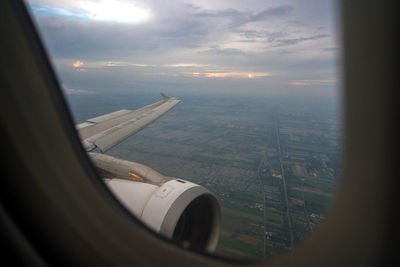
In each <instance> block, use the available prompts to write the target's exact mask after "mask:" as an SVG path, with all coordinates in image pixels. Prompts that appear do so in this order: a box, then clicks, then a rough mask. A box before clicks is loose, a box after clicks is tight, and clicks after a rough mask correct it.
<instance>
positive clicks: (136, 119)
mask: <svg viewBox="0 0 400 267" xmlns="http://www.w3.org/2000/svg"><path fill="white" fill-rule="evenodd" d="M161 95H162V97H163V100H161V101H159V102H156V103H153V104H151V105H148V106H145V107H143V108H140V109H137V110H128V109H121V110H119V111H115V112H112V113H108V114H105V115H102V116H99V117H95V118H91V119H88V120H87V121H85V122H84V123H81V124H78V125H76V128H77V130H78V132H79V135H80V136H81V140H82V143H83V145H84V146H85V148H86V151H92V150H93V149H95V148H96V147H97V148H99V149H100V150H101V152H105V151H107V150H108V149H110V148H112V147H113V146H115V145H117V144H119V143H121V142H122V141H124V140H125V139H126V138H128V137H129V136H131V135H133V134H135V133H137V132H139V131H140V130H141V129H143V128H144V127H146V126H147V125H149V124H150V123H152V122H153V121H154V120H156V119H158V118H159V117H161V116H162V115H164V114H165V113H166V112H168V111H169V110H170V109H172V108H173V107H174V106H176V105H177V104H179V102H180V100H179V99H177V98H174V97H169V96H167V95H165V94H161Z"/></svg>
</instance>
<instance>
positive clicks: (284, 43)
mask: <svg viewBox="0 0 400 267" xmlns="http://www.w3.org/2000/svg"><path fill="white" fill-rule="evenodd" d="M328 36H329V35H327V34H318V35H314V36H310V37H299V38H292V39H278V40H276V42H275V43H274V44H273V46H274V47H281V46H287V45H294V44H298V43H300V42H303V41H309V40H318V39H321V38H326V37H328Z"/></svg>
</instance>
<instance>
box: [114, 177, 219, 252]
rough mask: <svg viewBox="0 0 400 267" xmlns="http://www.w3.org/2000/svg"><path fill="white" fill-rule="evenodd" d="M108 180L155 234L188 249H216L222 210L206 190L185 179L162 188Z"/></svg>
mask: <svg viewBox="0 0 400 267" xmlns="http://www.w3.org/2000/svg"><path fill="white" fill-rule="evenodd" d="M106 181H107V185H108V186H109V188H110V189H111V191H112V192H113V193H114V194H115V195H116V196H117V198H118V199H119V200H120V201H121V202H122V203H123V204H124V205H125V206H126V207H127V208H128V209H129V210H130V211H131V212H132V213H133V214H134V215H135V216H137V217H138V218H140V219H141V220H142V221H143V222H144V223H145V224H146V225H148V226H149V227H150V228H151V229H153V230H154V231H155V232H158V233H160V234H161V235H163V236H165V237H167V238H169V239H171V240H172V241H173V242H175V243H177V244H179V245H181V246H183V247H185V248H191V249H195V250H200V251H204V250H205V251H208V252H213V251H214V250H215V248H216V246H217V243H218V239H219V231H220V220H221V210H220V206H219V203H218V201H217V199H216V197H215V196H214V195H213V194H212V193H211V192H210V191H208V190H207V189H206V188H204V187H202V186H200V185H197V184H194V183H191V182H188V181H184V180H181V179H173V180H170V181H167V182H165V183H163V184H162V185H154V184H148V183H142V182H135V181H129V180H125V179H118V178H117V179H107V180H106Z"/></svg>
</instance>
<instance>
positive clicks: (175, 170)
mask: <svg viewBox="0 0 400 267" xmlns="http://www.w3.org/2000/svg"><path fill="white" fill-rule="evenodd" d="M174 96H175V97H178V98H180V99H181V100H182V102H181V103H180V104H179V105H178V106H176V107H175V108H174V109H172V110H171V111H170V112H168V113H167V114H166V115H164V116H163V117H162V118H160V119H158V120H157V121H155V122H154V123H153V124H151V125H150V126H148V127H147V128H145V129H144V130H142V131H141V132H139V133H138V134H136V135H134V136H132V137H130V138H128V139H127V140H126V141H124V142H123V143H122V144H120V145H118V146H116V147H114V148H113V149H111V150H110V151H108V152H107V154H109V155H113V156H116V157H119V158H123V159H127V160H130V161H135V162H139V163H143V164H146V165H148V166H150V167H151V168H153V169H155V170H157V171H159V172H160V173H162V174H164V175H166V176H171V177H177V178H182V179H186V180H189V181H192V182H195V183H198V184H200V185H203V186H205V187H206V188H208V189H209V190H211V191H212V192H213V193H214V194H215V195H216V196H217V198H218V200H219V201H220V204H221V206H222V229H221V235H220V241H219V244H218V247H217V251H216V253H217V254H220V255H225V256H230V257H239V258H243V257H270V256H274V255H277V254H281V253H284V252H288V251H290V250H291V249H292V248H293V247H295V246H297V245H299V244H300V242H301V241H302V240H304V239H305V238H307V237H308V236H310V235H311V234H312V233H313V232H315V231H317V230H318V226H319V224H320V222H321V221H323V219H324V218H325V215H326V212H327V209H328V208H329V206H330V204H331V203H332V201H333V199H334V196H335V191H336V187H337V181H338V178H339V176H340V159H341V158H340V156H341V149H340V143H341V140H340V133H341V126H340V118H339V113H338V112H337V110H336V106H335V105H334V104H333V103H334V102H332V101H329V100H326V101H321V100H319V101H313V100H312V99H308V98H302V99H298V98H290V97H287V96H286V97H284V96H281V97H278V96H274V97H263V98H256V97H250V96H249V97H243V96H240V97H239V96H207V95H202V96H195V95H184V96H177V95H174ZM158 99H159V96H157V95H148V94H143V95H141V94H131V95H129V94H123V95H111V94H93V95H68V102H69V104H70V106H71V110H72V112H73V117H74V119H75V122H76V123H80V122H83V121H84V120H86V119H88V118H91V117H94V116H97V115H101V114H104V113H107V112H111V111H115V110H118V109H122V108H129V109H136V108H139V107H142V106H144V105H147V104H150V103H152V102H154V101H157V100H158Z"/></svg>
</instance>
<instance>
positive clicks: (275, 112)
mask: <svg viewBox="0 0 400 267" xmlns="http://www.w3.org/2000/svg"><path fill="white" fill-rule="evenodd" d="M27 7H28V8H29V10H30V12H31V14H32V17H33V18H34V21H35V23H36V25H37V27H38V30H39V32H40V34H41V37H42V39H43V41H44V44H45V47H46V48H47V51H48V54H49V56H50V58H51V61H52V64H53V65H54V67H55V70H56V72H57V75H58V77H59V79H60V83H61V85H62V88H63V91H64V93H65V97H66V99H67V101H68V103H69V105H70V108H71V111H72V115H73V117H74V119H75V122H76V124H80V126H79V127H78V130H79V131H80V134H81V137H82V140H85V142H84V146H85V148H86V149H87V150H88V151H91V152H90V153H91V154H90V155H91V157H92V159H93V162H94V164H95V165H96V167H97V168H98V171H99V174H100V175H101V176H103V177H105V178H115V179H111V180H109V179H108V180H107V184H109V185H110V186H111V187H112V189H113V190H116V192H117V191H118V192H119V193H120V194H122V195H124V194H126V195H124V196H121V195H119V196H120V197H121V201H122V202H123V203H124V204H126V205H128V206H129V205H131V206H132V207H131V208H132V212H133V213H134V214H135V215H137V216H138V217H140V218H142V219H143V220H144V222H145V223H146V224H148V225H149V226H150V227H152V228H153V229H154V230H156V231H157V232H160V233H161V234H163V235H166V236H167V237H170V238H172V239H173V240H174V241H175V242H177V243H178V244H179V245H181V246H183V247H189V248H193V249H197V250H203V249H204V248H205V249H206V250H207V251H208V252H211V251H213V250H214V247H215V245H216V244H217V241H218V244H217V245H216V250H215V253H217V254H220V255H225V256H229V257H239V258H243V257H266V258H268V257H270V256H273V255H277V254H280V253H284V252H288V251H290V250H291V249H293V248H294V247H296V246H298V245H299V244H300V243H301V241H303V240H304V239H306V238H307V237H309V236H310V235H312V234H313V233H314V232H316V231H317V230H318V227H319V225H320V223H321V222H322V221H323V220H324V218H325V217H326V215H327V211H328V209H329V207H330V205H331V204H332V202H333V199H334V197H335V194H336V188H337V182H338V179H339V178H340V175H341V153H342V148H341V143H342V142H341V139H342V121H341V104H342V103H341V91H340V90H341V74H340V71H341V70H340V53H341V52H340V51H341V47H340V38H339V37H340V35H339V32H338V23H337V21H338V19H339V14H338V11H337V2H336V1H334V0H311V1H290V0H287V1H279V2H277V1H255V0H248V1H201V2H199V1H157V0H155V1H122V0H110V1H106V0H103V1H94V0H82V1H52V0H29V1H27ZM160 92H163V93H165V94H166V95H168V96H163V97H161V96H160V95H159V93H160ZM169 96H170V97H176V98H177V99H179V100H180V101H181V102H180V103H179V104H177V100H176V102H171V101H175V100H174V99H173V98H169ZM171 99H172V100H171ZM157 101H164V102H162V103H161V102H159V103H158V104H156V106H159V108H157V109H154V110H156V111H154V110H153V109H152V107H153V108H154V107H155V106H151V107H148V108H147V109H146V112H143V110H142V111H141V112H142V113H140V114H139V113H138V115H137V116H136V115H135V116H133V115H132V116H133V117H129V122H126V121H124V120H122V118H123V117H124V116H126V117H128V115H129V114H131V113H130V112H131V111H133V110H136V109H139V108H142V107H144V106H146V105H149V104H152V103H155V102H157ZM168 101H170V102H168ZM167 102H168V103H170V106H168V105H169V104H168V105H167V104H165V103H167ZM175 104H177V105H176V106H175ZM172 106H174V107H173V108H172ZM169 108H172V109H171V110H170V111H169V112H167V113H166V114H165V115H164V116H163V117H161V118H159V119H157V120H156V121H155V122H154V123H152V124H151V125H149V126H147V127H146V128H145V129H143V130H141V131H139V130H140V129H141V128H142V126H145V125H147V124H149V123H150V122H152V120H151V119H154V118H155V117H157V116H158V115H160V116H161V115H162V113H163V112H161V111H160V110H164V109H165V110H167V109H169ZM115 112H116V113H115ZM157 112H159V113H157ZM105 114H107V115H106V116H103V115H105ZM135 114H136V113H135ZM129 116H130V115H129ZM152 116H153V117H152ZM90 118H91V119H90ZM149 118H150V119H149ZM89 119H90V120H89ZM88 120H89V121H88ZM104 122H106V123H104ZM111 122H112V123H111ZM122 123H127V124H124V125H122ZM134 123H136V124H134ZM94 125H97V126H95V127H94ZM122 126H123V127H122ZM125 126H126V127H125ZM85 127H86V129H89V128H90V127H91V128H90V129H92V130H93V129H96V131H98V132H95V131H94V130H93V131H92V130H90V131H89V130H87V131H86V130H82V129H84V128H85ZM96 127H97V128H96ZM107 127H120V128H121V129H122V128H124V129H126V128H129V127H131V128H129V129H130V131H132V132H134V133H135V135H134V136H133V137H129V138H127V137H128V136H129V135H130V134H132V132H129V134H126V132H124V131H125V130H124V131H121V132H117V130H115V129H114V128H113V130H112V131H114V130H115V132H113V135H112V136H111V135H107V136H106V135H105V134H104V130H105V129H106V128H107ZM120 128H118V129H120ZM136 130H138V131H137V133H136ZM110 131H111V130H110ZM127 131H128V130H127ZM99 133H100V134H103V135H104V136H103V135H102V136H101V137H99V136H96V138H97V139H96V138H95V137H94V134H99ZM125 138H127V139H126V140H125ZM121 140H124V141H123V142H122V143H121V144H118V143H119V141H121ZM114 145H115V146H114ZM102 152H104V153H102ZM123 160H127V161H129V163H126V161H123ZM172 177H176V178H179V179H175V178H172ZM118 179H120V180H118ZM112 180H113V182H112ZM110 181H111V182H110ZM117 181H118V182H117ZM124 181H125V182H128V183H130V184H133V185H134V188H135V189H134V190H133V191H129V192H128V193H126V192H125V193H124V192H122V191H123V189H120V188H126V184H124ZM167 181H173V184H169V186H166V185H165V184H166V183H167ZM132 182H133V183H132ZM188 182H192V183H195V184H198V185H201V188H205V190H209V191H210V192H212V193H213V194H214V196H215V197H216V200H217V201H218V203H219V205H220V207H221V211H222V217H221V228H220V232H219V233H216V236H217V237H216V238H209V239H207V238H206V237H207V236H211V234H210V233H211V232H212V231H213V230H212V229H213V228H212V227H211V228H210V227H209V228H207V227H203V226H204V225H206V226H210V225H213V223H217V222H216V221H215V220H214V219H215V218H214V217H215V216H217V213H218V211H217V208H216V207H214V206H213V205H214V204H215V203H214V202H212V201H211V200H210V198H209V195H207V194H205V195H204V194H203V193H204V192H206V191H204V192H203V191H201V192H203V193H201V192H200V191H199V192H200V193H199V195H195V196H194V197H193V201H192V202H187V203H185V204H182V205H181V206H182V207H184V209H181V210H179V208H176V209H174V212H175V213H176V214H178V213H179V214H178V215H176V216H177V217H173V218H169V219H168V216H169V215H168V214H171V213H173V212H172V211H170V212H169V213H167V212H166V213H165V214H164V213H162V212H159V214H163V215H160V216H161V218H156V219H154V217H152V215H154V214H155V213H157V212H155V210H157V209H160V210H162V208H161V207H162V205H167V204H165V203H169V202H168V201H169V200H168V201H167V200H165V201H161V202H160V203H159V202H157V201H155V200H154V207H153V208H154V210H153V211H152V212H150V211H149V214H150V215H149V216H148V217H146V216H147V215H146V208H144V206H143V205H147V204H144V203H145V201H144V200H145V199H148V198H147V197H149V196H150V194H153V193H154V192H156V191H154V190H158V191H157V192H158V193H157V194H158V195H157V197H159V198H165V199H167V198H169V197H171V196H173V195H174V194H175V193H176V192H178V190H180V189H177V188H185V189H184V190H183V189H182V193H179V194H177V196H176V199H175V200H176V202H171V203H178V202H179V203H184V202H183V200H182V198H179V196H183V195H185V194H186V193H184V192H188V191H189V189H187V188H189V187H190V186H189V187H187V188H186V187H185V186H188V184H190V183H188ZM190 188H192V187H190ZM199 188H200V187H199ZM120 190H122V191H120ZM135 190H136V191H135ZM174 190H175V191H174ZM185 190H186V191H185ZM190 190H192V189H190ZM199 190H200V189H199ZM121 192H122V193H121ZM173 192H175V193H173ZM179 192H180V191H179ZM207 192H208V191H207ZM117 195H118V194H117ZM127 195H128V197H127ZM154 199H156V197H155V198H154ZM178 199H179V200H178ZM175 200H174V201H175ZM210 201H211V202H210ZM132 203H133V204H132ZM146 203H147V202H146ZM213 203H214V204H213ZM140 205H142V206H140ZM174 205H175V204H171V207H175V206H174ZM178 206H179V205H178ZM178 206H176V207H178ZM137 207H139V208H137ZM136 208H137V209H138V210H140V211H139V212H138V211H137V210H135V209H136ZM168 208H170V207H168ZM171 209H172V208H171ZM178 210H179V211H178ZM164 211H167V210H166V209H164ZM199 211H202V212H201V213H200V214H197V213H198V212H199ZM154 212H155V213H154ZM159 214H157V215H159ZM165 218H167V219H165ZM157 220H159V222H158V223H159V224H158V226H156V225H157ZM167 221H168V222H169V224H168V223H166V222H167ZM188 222H190V223H188ZM171 225H172V226H171ZM157 227H158V228H157ZM168 227H170V228H168ZM171 227H172V228H171ZM188 227H189V228H190V227H194V228H193V229H196V230H195V231H194V232H193V231H192V232H191V231H189V230H188V229H189V228H188ZM171 229H172V230H171ZM214 230H215V229H214ZM196 231H197V232H196ZM196 233H197V234H196ZM218 238H219V239H218ZM207 242H208V243H207ZM206 243H207V244H208V245H205V244H206ZM214 243H215V244H214Z"/></svg>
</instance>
